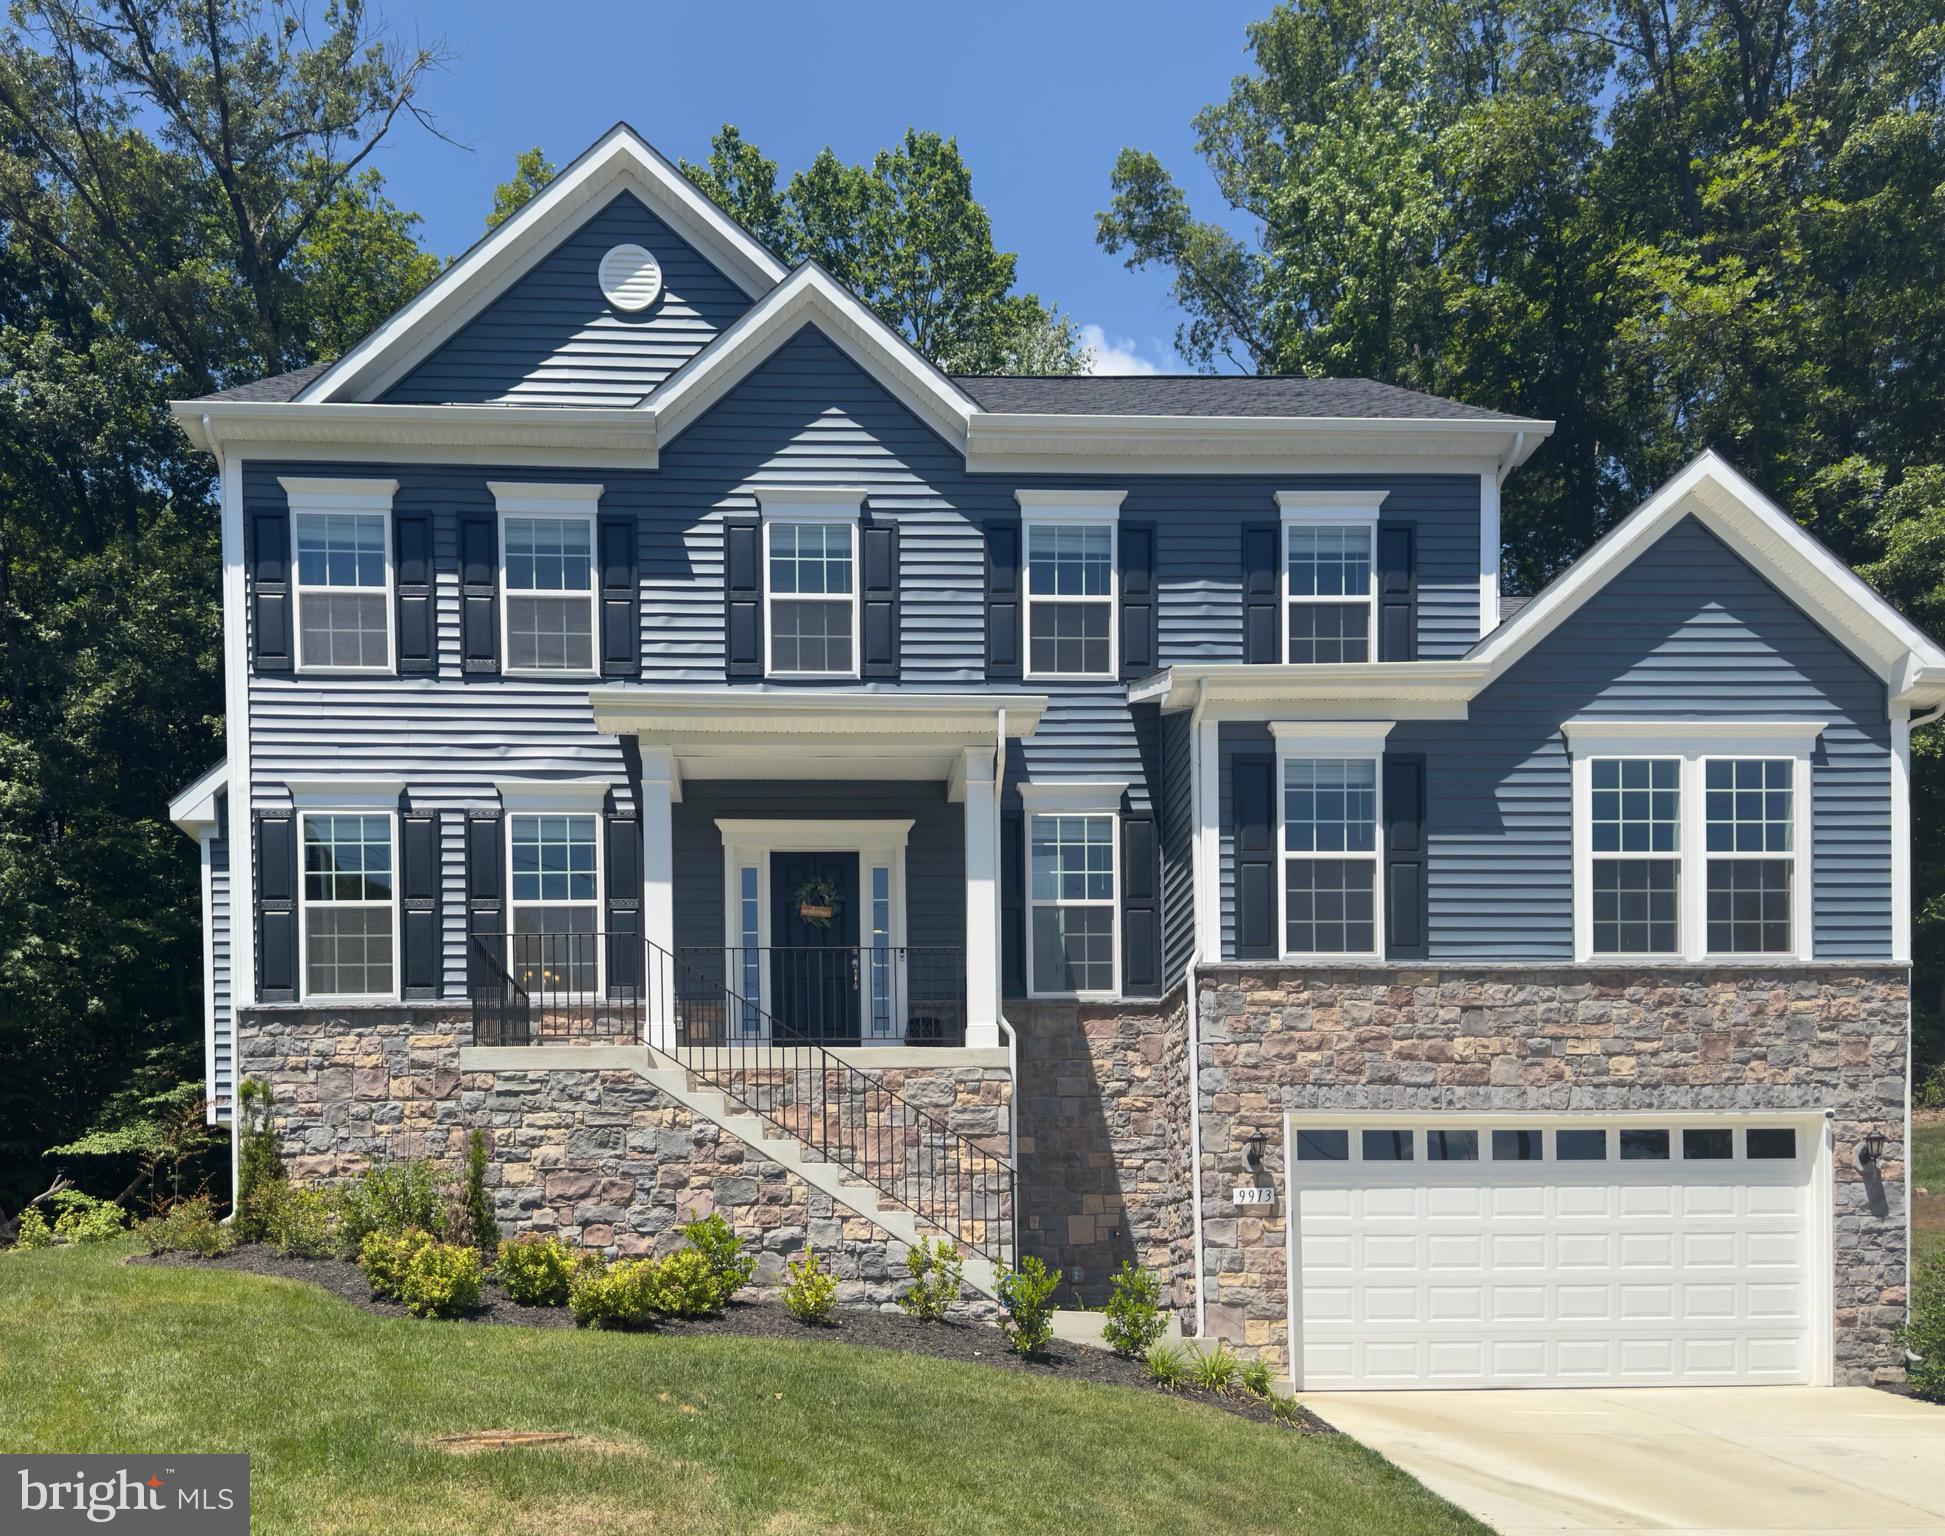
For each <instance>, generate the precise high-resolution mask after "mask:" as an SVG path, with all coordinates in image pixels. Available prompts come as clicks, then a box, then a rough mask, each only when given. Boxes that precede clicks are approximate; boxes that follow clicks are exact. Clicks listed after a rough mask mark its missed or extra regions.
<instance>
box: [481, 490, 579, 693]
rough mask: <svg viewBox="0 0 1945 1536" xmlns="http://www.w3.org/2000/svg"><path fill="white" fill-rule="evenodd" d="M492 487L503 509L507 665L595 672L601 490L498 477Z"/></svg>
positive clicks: (521, 670)
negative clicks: (597, 532)
mask: <svg viewBox="0 0 1945 1536" xmlns="http://www.w3.org/2000/svg"><path fill="white" fill-rule="evenodd" d="M492 490H493V493H494V498H495V500H496V501H497V502H498V503H499V508H500V567H501V587H502V599H503V601H502V615H503V616H502V621H501V622H502V624H503V626H504V629H505V640H506V649H505V656H506V666H505V670H506V671H508V672H510V673H528V674H533V673H549V672H558V673H565V674H567V675H569V676H582V677H585V676H589V675H591V674H592V673H593V672H594V671H595V659H594V631H595V604H596V602H597V601H598V594H597V592H596V574H595V536H594V527H595V512H596V506H597V503H598V502H599V500H600V496H601V490H602V488H601V487H600V486H598V485H522V484H518V483H514V482H499V483H496V484H494V485H493V487H492Z"/></svg>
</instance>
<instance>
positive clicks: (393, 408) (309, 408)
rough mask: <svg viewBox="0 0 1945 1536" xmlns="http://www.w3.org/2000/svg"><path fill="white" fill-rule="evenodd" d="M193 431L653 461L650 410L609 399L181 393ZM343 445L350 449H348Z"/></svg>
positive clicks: (211, 437)
mask: <svg viewBox="0 0 1945 1536" xmlns="http://www.w3.org/2000/svg"><path fill="white" fill-rule="evenodd" d="M169 409H170V412H171V414H172V415H174V417H175V419H176V423H177V425H178V426H180V427H181V428H182V429H183V431H184V433H185V434H187V436H188V437H189V440H190V441H191V442H193V443H196V444H198V445H200V446H201V447H204V448H206V449H208V450H209V451H210V452H212V453H215V454H217V455H218V456H219V457H221V456H222V455H223V454H224V453H225V452H226V451H229V452H240V451H242V450H243V449H245V448H248V450H249V453H250V457H251V458H253V459H275V460H280V461H282V460H310V459H315V460H320V461H324V462H329V463H339V462H342V461H343V460H344V459H346V458H358V457H361V456H364V457H368V456H369V451H370V450H371V449H372V448H374V447H380V446H382V447H384V448H385V450H386V451H385V455H384V457H385V458H386V460H387V461H388V462H391V463H398V464H413V463H416V464H465V465H473V466H478V467H481V468H486V469H498V470H503V469H507V468H509V467H512V466H514V465H523V464H524V465H533V466H535V467H539V468H544V469H553V470H562V469H654V468H655V467H656V465H657V463H658V462H659V460H658V456H657V452H656V443H655V418H654V417H653V416H644V415H642V414H640V413H638V412H635V411H622V410H616V409H614V408H613V407H611V406H566V405H562V406H539V405H530V406H518V405H345V404H337V403H332V404H328V405H300V404H296V403H293V402H291V401H277V400H177V401H173V402H171V404H170V407H169ZM347 450H349V451H347Z"/></svg>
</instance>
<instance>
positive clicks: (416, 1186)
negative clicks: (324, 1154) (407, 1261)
mask: <svg viewBox="0 0 1945 1536" xmlns="http://www.w3.org/2000/svg"><path fill="white" fill-rule="evenodd" d="M343 1199H344V1229H343V1232H342V1234H341V1236H342V1238H343V1242H344V1251H345V1252H346V1253H350V1254H355V1253H357V1252H358V1251H359V1249H360V1248H361V1247H362V1246H363V1245H364V1241H365V1236H366V1234H367V1233H371V1232H389V1233H391V1234H392V1235H393V1236H394V1237H396V1236H397V1235H398V1234H399V1233H401V1232H403V1231H405V1230H406V1229H407V1228H410V1227H418V1228H419V1229H420V1230H422V1231H426V1232H430V1233H431V1234H432V1235H433V1236H434V1237H436V1238H438V1239H439V1240H440V1241H441V1242H444V1241H445V1240H446V1239H447V1238H448V1237H450V1236H451V1235H452V1222H451V1221H450V1219H449V1218H448V1215H447V1211H446V1191H445V1189H444V1187H443V1185H442V1183H441V1181H440V1177H439V1165H438V1164H437V1163H435V1162H433V1161H432V1160H431V1159H430V1158H424V1157H415V1158H408V1159H407V1160H406V1161H404V1162H400V1163H388V1164H386V1165H385V1166H384V1167H382V1168H368V1169H366V1170H365V1171H364V1172H363V1173H361V1174H360V1175H359V1176H358V1177H357V1178H356V1179H354V1180H352V1182H351V1183H349V1184H347V1185H345V1187H344V1190H343Z"/></svg>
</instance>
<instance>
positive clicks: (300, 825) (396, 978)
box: [292, 786, 404, 1003]
mask: <svg viewBox="0 0 1945 1536" xmlns="http://www.w3.org/2000/svg"><path fill="white" fill-rule="evenodd" d="M292 788H293V790H294V789H295V788H296V786H292ZM293 803H294V804H296V805H297V806H298V810H297V975H298V989H297V995H298V996H299V997H301V998H303V1000H304V1001H305V1002H307V1003H395V1002H397V1001H398V1000H399V998H400V996H401V995H402V994H401V992H400V976H401V973H402V972H403V970H404V956H403V955H402V954H401V953H400V945H401V944H402V943H403V935H402V934H401V933H400V932H399V899H398V897H399V836H398V795H397V792H396V791H393V794H392V798H391V799H390V800H389V801H387V802H382V803H375V802H372V801H370V800H364V801H362V802H361V801H359V800H357V799H353V800H352V801H351V803H349V804H343V805H340V804H328V805H327V804H314V805H312V804H304V803H302V802H301V801H297V800H296V799H295V798H293ZM313 816H383V817H384V818H385V830H386V836H388V837H389V838H390V839H391V850H392V852H391V865H392V899H391V900H390V902H388V903H387V906H388V907H389V908H390V909H391V914H392V990H391V991H389V992H312V991H311V990H310V989H309V983H310V979H311V924H310V913H311V909H312V908H313V907H345V908H349V907H375V906H377V905H378V903H377V902H375V901H312V900H311V896H310V882H309V881H308V880H307V879H306V878H305V869H304V846H305V844H304V829H305V827H306V826H307V825H308V823H309V822H310V819H311V818H312V817H313Z"/></svg>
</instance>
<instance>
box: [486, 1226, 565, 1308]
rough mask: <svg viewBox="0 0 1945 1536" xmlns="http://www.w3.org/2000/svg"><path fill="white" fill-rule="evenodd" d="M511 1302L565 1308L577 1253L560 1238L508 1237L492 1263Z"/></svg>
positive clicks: (534, 1234) (538, 1236) (528, 1305)
mask: <svg viewBox="0 0 1945 1536" xmlns="http://www.w3.org/2000/svg"><path fill="white" fill-rule="evenodd" d="M493 1273H494V1274H496V1275H498V1276H499V1279H500V1289H501V1290H503V1291H505V1292H506V1293H507V1299H508V1300H509V1301H517V1302H519V1303H520V1304H521V1305H522V1306H527V1307H564V1306H566V1305H567V1288H568V1285H569V1283H570V1282H571V1281H572V1280H573V1278H574V1254H573V1252H572V1250H571V1249H569V1248H568V1246H567V1244H566V1243H564V1242H562V1241H561V1240H560V1239H559V1238H558V1237H542V1236H540V1235H539V1234H538V1233H533V1234H529V1235H528V1236H526V1237H509V1238H508V1239H506V1241H505V1242H503V1243H501V1244H500V1251H499V1258H498V1261H497V1262H496V1263H495V1264H494V1266H493Z"/></svg>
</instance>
